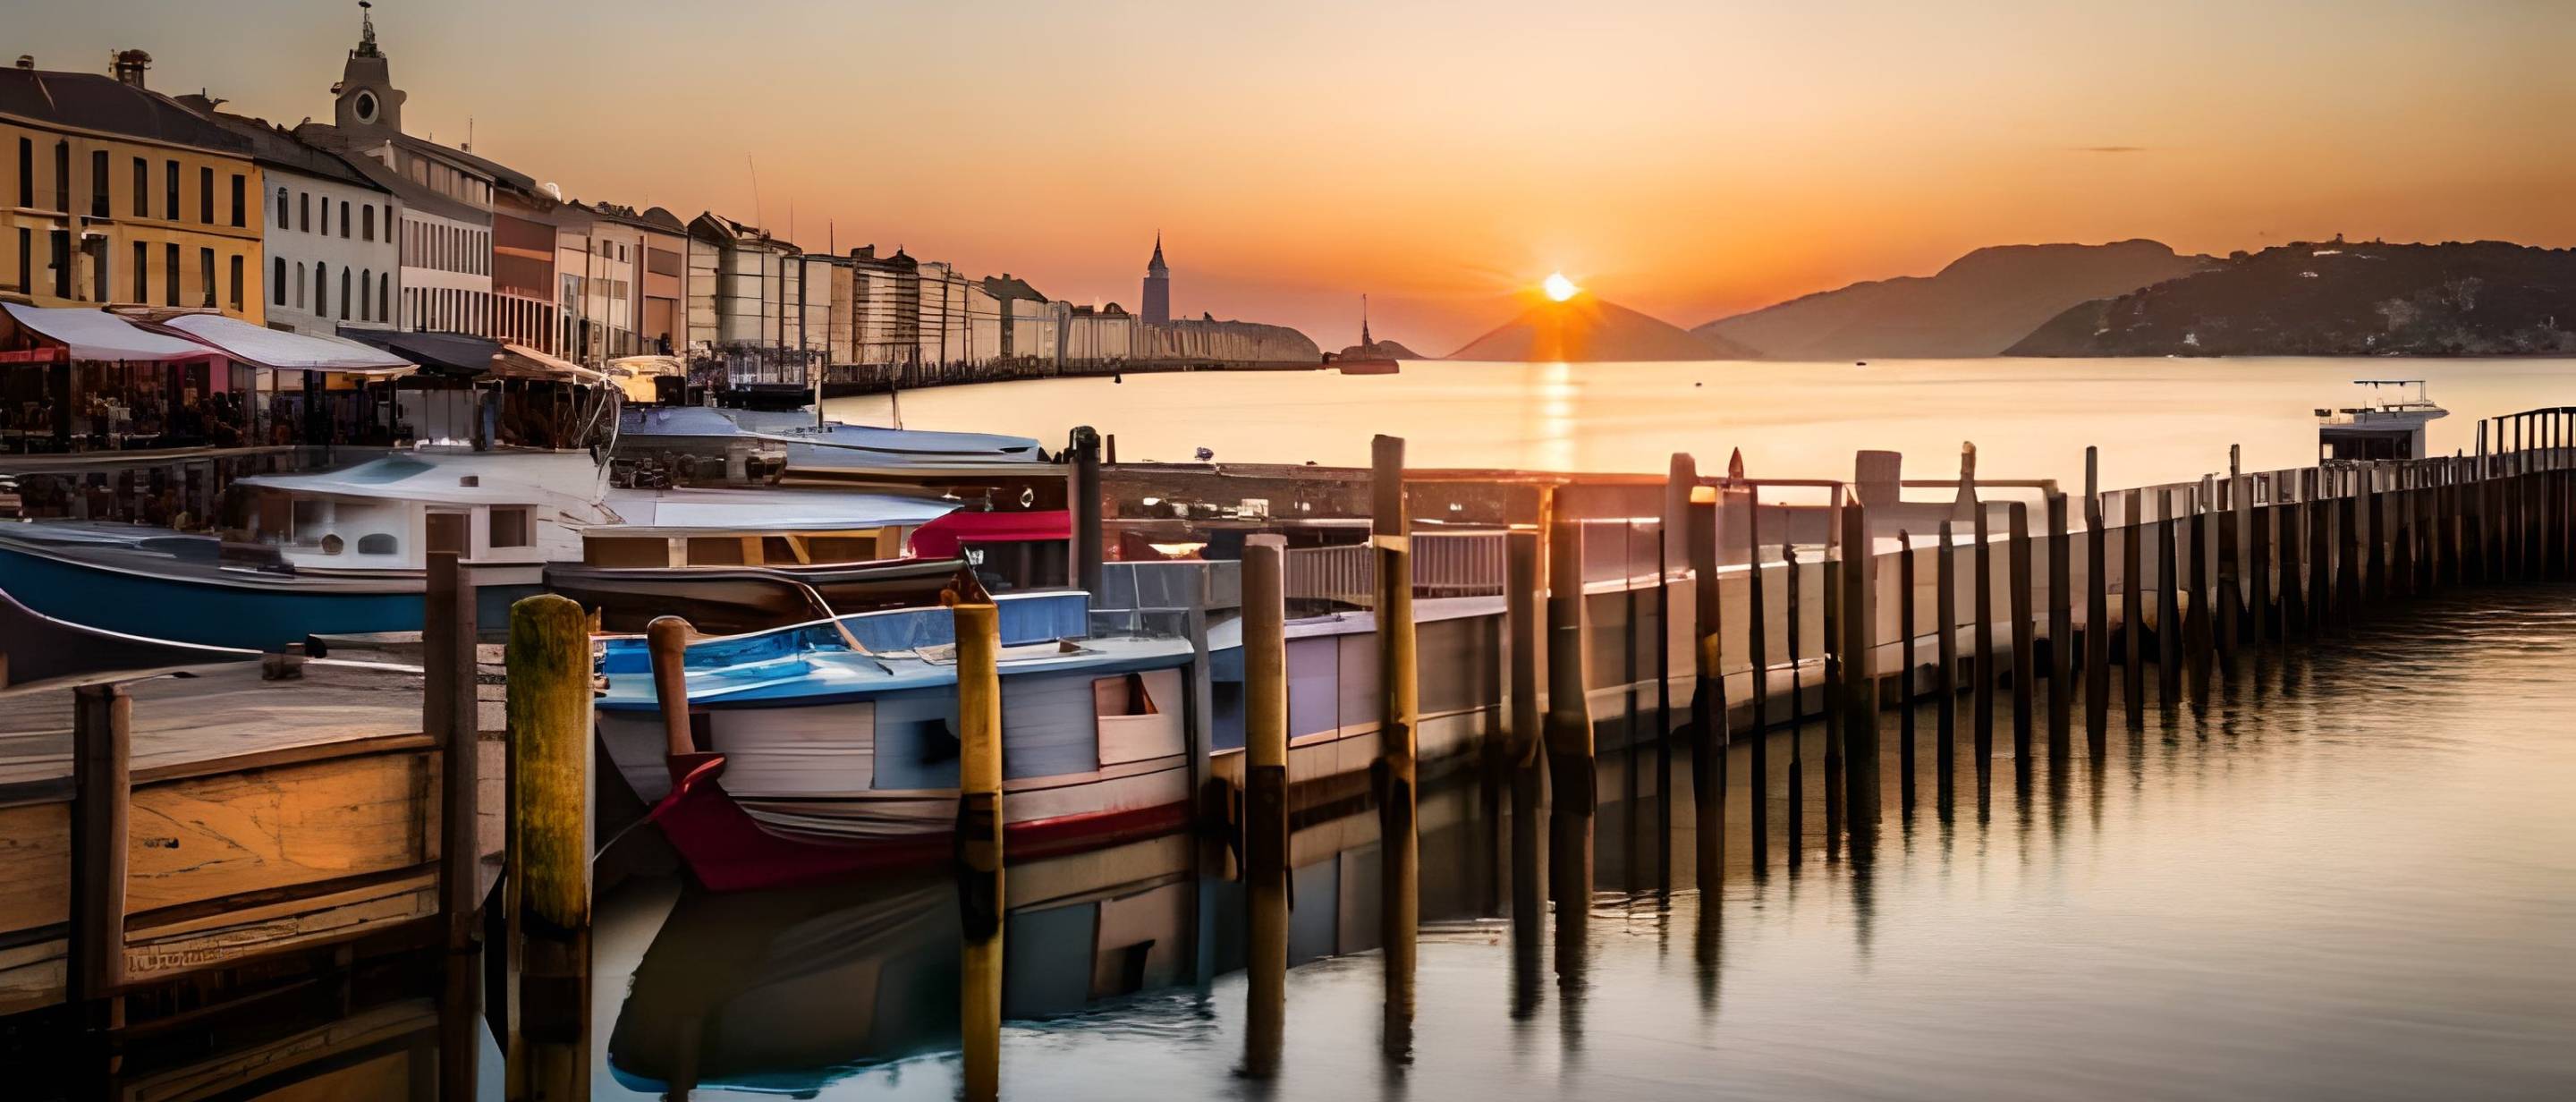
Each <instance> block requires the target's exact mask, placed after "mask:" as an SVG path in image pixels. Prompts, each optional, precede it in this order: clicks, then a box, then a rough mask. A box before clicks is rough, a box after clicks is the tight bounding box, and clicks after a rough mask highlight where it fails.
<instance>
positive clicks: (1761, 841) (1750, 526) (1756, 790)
mask: <svg viewBox="0 0 2576 1102" xmlns="http://www.w3.org/2000/svg"><path fill="white" fill-rule="evenodd" d="M1744 540H1745V547H1744V550H1745V556H1744V561H1745V564H1746V565H1745V578H1746V584H1745V602H1744V603H1745V611H1746V613H1747V615H1746V619H1745V630H1744V635H1745V652H1746V653H1745V657H1746V658H1747V659H1748V660H1749V661H1750V662H1751V663H1752V666H1753V686H1752V694H1751V695H1752V697H1753V726H1752V741H1751V742H1750V744H1749V745H1747V746H1746V747H1745V748H1744V759H1745V761H1744V763H1745V765H1746V766H1747V767H1749V768H1750V769H1751V770H1752V771H1753V778H1752V782H1751V783H1750V784H1748V785H1747V786H1746V790H1745V796H1746V797H1747V799H1748V800H1749V802H1750V804H1751V806H1750V807H1749V808H1748V809H1747V810H1748V811H1749V812H1750V816H1749V821H1750V824H1751V826H1752V828H1753V868H1754V870H1755V871H1756V872H1759V871H1761V870H1762V869H1765V868H1767V867H1768V866H1769V864H1770V861H1771V654H1770V645H1769V637H1770V634H1771V633H1770V629H1769V626H1768V620H1769V614H1768V613H1767V612H1766V611H1765V610H1764V608H1763V605H1764V603H1765V601H1764V597H1763V593H1762V590H1763V584H1762V493H1761V489H1760V487H1754V486H1748V487H1746V488H1745V498H1744ZM1794 710H1795V709H1792V711H1794Z"/></svg>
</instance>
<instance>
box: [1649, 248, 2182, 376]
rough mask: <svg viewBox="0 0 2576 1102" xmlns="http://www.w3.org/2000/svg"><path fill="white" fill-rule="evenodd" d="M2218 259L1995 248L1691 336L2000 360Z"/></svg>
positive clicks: (1780, 353)
mask: <svg viewBox="0 0 2576 1102" xmlns="http://www.w3.org/2000/svg"><path fill="white" fill-rule="evenodd" d="M2214 263H2216V262H2215V261H2213V260H2211V259H2210V258H2209V257H2205V256H2183V255H2178V254H2176V253H2175V252H2174V251H2173V250H2172V249H2170V248H2168V247H2166V246H2165V245H2164V244H2162V243H2161V242H2156V241H2146V240H2136V241H2114V242H2112V243H2110V244H2107V245H1997V246H1993V247H1991V248H1984V249H1979V250H1977V251H1975V252H1972V253H1969V254H1968V255H1966V256H1963V257H1960V258H1959V259H1957V260H1955V261H1952V262H1951V263H1950V266H1949V267H1946V268H1943V269H1941V271H1940V273H1939V274H1937V275H1930V276H1899V277H1897V278H1895V279H1883V280H1876V281H1872V282H1868V283H1855V284H1852V285H1851V286H1849V287H1845V288H1843V289H1841V290H1839V291H1824V292H1820V293H1817V294H1812V295H1808V296H1806V297H1804V298H1798V299H1791V300H1789V301H1787V302H1783V303H1781V304H1779V305H1777V306H1770V307H1765V308H1763V309H1760V310H1755V311H1753V312H1752V313H1749V314H1738V315H1736V316H1734V317H1731V318H1721V319H1719V320H1717V321H1713V322H1710V323H1708V324H1706V325H1703V326H1700V327H1699V328H1697V329H1694V330H1692V332H1694V333H1697V334H1699V335H1700V336H1702V337H1709V336H1715V337H1720V338H1724V339H1726V340H1731V341H1734V342H1735V343H1737V344H1741V345H1744V346H1746V347H1748V348H1751V349H1754V350H1755V351H1757V352H1758V353H1759V354H1760V355H1761V356H1762V357H1763V358H1766V359H1774V360H1855V359H1869V358H1872V357H1883V358H1888V359H1904V358H1913V359H1938V358H1949V357H1959V356H1993V355H1997V354H2000V353H2001V352H2003V350H2004V349H2006V348H2009V347H2011V346H2012V345H2013V343H2014V342H2016V341H2019V340H2020V339H2022V338H2023V337H2026V336H2029V335H2030V332H2031V330H2033V329H2036V328H2038V327H2039V326H2040V325H2041V324H2042V323H2045V322H2046V321H2048V320H2049V319H2050V318H2054V317H2056V316H2057V315H2059V314H2061V313H2063V312H2065V311H2066V310H2067V309H2068V308H2069V307H2072V306H2075V305H2077V304H2078V303H2083V302H2089V301H2091V300H2093V299H2099V298H2109V297H2111V296H2113V295H2121V294H2127V293H2128V292H2131V291H2135V290H2137V289H2138V288H2141V287H2144V286H2147V285H2148V284H2151V283H2157V282H2160V281H2163V280H2167V279H2173V278H2176V277H2178V276H2185V275H2189V274H2191V273H2193V272H2196V271H2200V270H2202V269H2204V268H2207V267H2209V266H2210V265H2212V264H2214Z"/></svg>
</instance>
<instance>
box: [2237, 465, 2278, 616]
mask: <svg viewBox="0 0 2576 1102" xmlns="http://www.w3.org/2000/svg"><path fill="white" fill-rule="evenodd" d="M2245 490H2246V494H2245V496H2246V497H2247V498H2249V499H2252V498H2261V499H2262V500H2261V502H2260V503H2250V502H2249V505H2248V509H2247V511H2246V512H2245V513H2244V514H2243V516H2244V518H2245V519H2244V524H2245V525H2246V528H2245V547H2246V553H2245V564H2244V568H2243V570H2242V571H2241V574H2242V576H2243V578H2244V581H2245V592H2246V603H2247V605H2248V607H2247V609H2246V612H2247V621H2248V622H2247V623H2246V634H2247V636H2248V637H2249V639H2250V641H2251V642H2252V643H2253V645H2254V646H2255V648H2256V649H2257V650H2260V649H2261V648H2262V646H2263V645H2264V643H2265V642H2266V640H2265V636H2266V635H2267V634H2268V632H2269V627H2270V624H2271V622H2272V570H2273V568H2274V567H2275V565H2276V564H2277V560H2276V559H2274V557H2273V541H2272V528H2273V525H2274V524H2275V523H2276V522H2277V521H2278V519H2279V517H2280V513H2281V506H2280V494H2279V493H2278V492H2277V491H2276V490H2275V489H2274V488H2273V483H2272V476H2270V475H2267V474H2258V475H2255V476H2254V477H2253V478H2251V479H2250V480H2248V481H2247V482H2246V483H2245Z"/></svg>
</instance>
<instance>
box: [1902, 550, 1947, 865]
mask: <svg viewBox="0 0 2576 1102" xmlns="http://www.w3.org/2000/svg"><path fill="white" fill-rule="evenodd" d="M1896 546H1897V547H1898V549H1899V550H1898V551H1897V553H1896V636H1897V639H1898V640H1899V641H1900V643H1901V644H1902V645H1901V646H1900V647H1899V651H1900V653H1899V655H1898V657H1897V662H1898V667H1897V668H1898V669H1899V670H1901V671H1902V674H1901V676H1900V677H1899V678H1898V680H1897V686H1896V693H1897V699H1896V738H1897V743H1896V804H1897V810H1898V813H1899V814H1902V815H1903V816H1905V817H1906V818H1909V819H1910V818H1913V817H1914V708H1915V705H1916V703H1917V701H1918V699H1919V695H1918V694H1917V693H1916V691H1915V688H1916V684H1915V683H1916V681H1917V680H1918V679H1919V678H1920V677H1921V676H1922V669H1921V667H1919V666H1917V665H1916V664H1915V659H1914V633H1915V626H1914V536H1913V534H1912V533H1909V532H1907V531H1906V530H1905V529H1902V528H1899V529H1897V530H1896ZM1944 703H1946V702H1944Z"/></svg>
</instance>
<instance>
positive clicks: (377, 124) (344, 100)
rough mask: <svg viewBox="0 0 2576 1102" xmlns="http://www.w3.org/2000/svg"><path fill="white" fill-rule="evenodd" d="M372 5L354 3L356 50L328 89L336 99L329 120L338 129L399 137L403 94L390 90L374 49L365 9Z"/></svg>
mask: <svg viewBox="0 0 2576 1102" xmlns="http://www.w3.org/2000/svg"><path fill="white" fill-rule="evenodd" d="M374 6H375V5H374V4H372V3H369V2H368V0H358V48H357V49H354V50H351V51H349V62H348V64H347V65H345V66H343V67H342V68H341V70H340V83H338V84H335V85H332V86H331V94H332V96H334V97H336V100H337V102H336V103H335V104H334V105H333V114H334V118H333V120H332V121H333V122H335V123H337V124H339V127H340V129H342V130H357V131H368V130H374V131H381V132H385V133H390V134H400V133H402V104H403V93H402V91H401V90H400V89H397V88H395V87H394V82H393V72H392V70H391V69H390V68H389V67H388V65H387V64H386V61H385V55H384V52H383V51H381V50H378V49H376V20H375V16H374V15H373V14H372V13H370V12H369V10H368V9H370V8H373V7H374Z"/></svg>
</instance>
